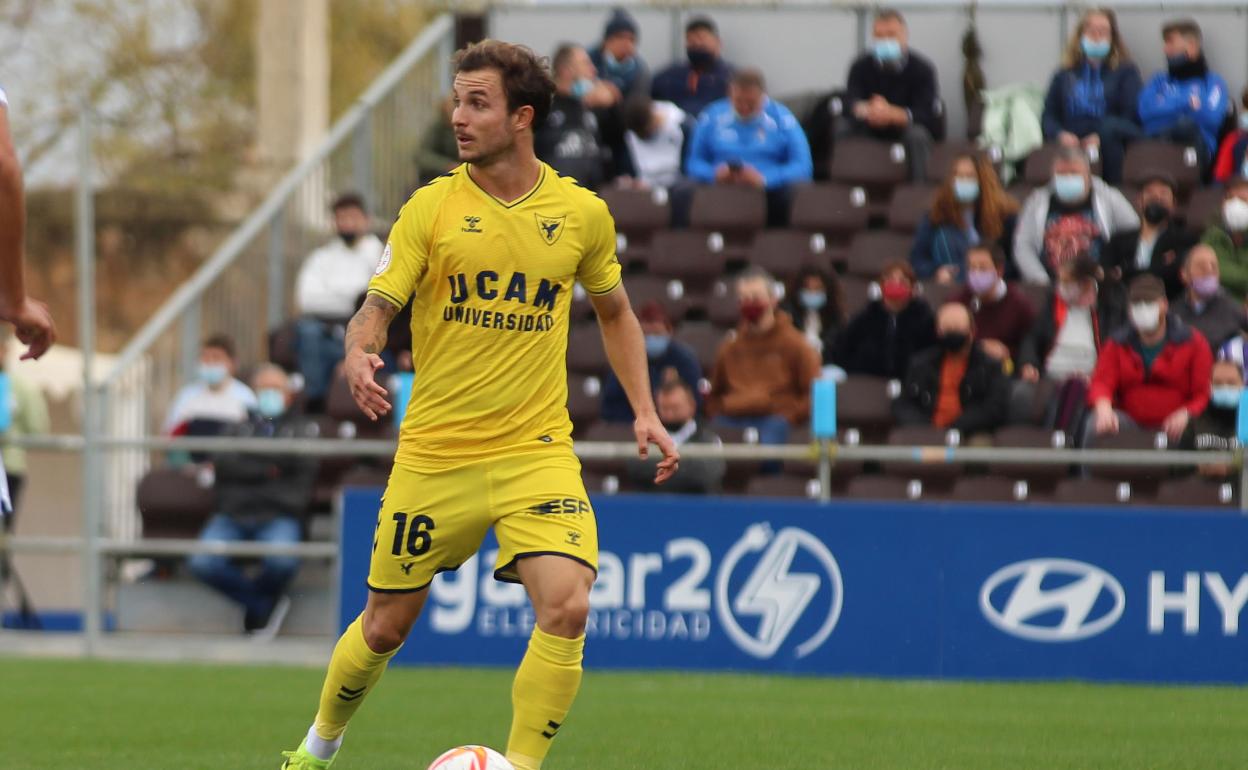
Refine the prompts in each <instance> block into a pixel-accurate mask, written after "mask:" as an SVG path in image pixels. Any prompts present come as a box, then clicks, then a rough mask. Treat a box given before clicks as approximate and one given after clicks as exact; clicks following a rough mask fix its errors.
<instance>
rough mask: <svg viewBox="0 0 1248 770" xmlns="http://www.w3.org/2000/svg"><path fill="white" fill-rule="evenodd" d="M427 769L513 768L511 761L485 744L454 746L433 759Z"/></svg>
mask: <svg viewBox="0 0 1248 770" xmlns="http://www.w3.org/2000/svg"><path fill="white" fill-rule="evenodd" d="M429 770H515V768H513V767H512V766H511V763H510V762H508V761H507V760H506V758H504V757H503V755H502V754H499V753H498V752H497V751H495V750H494V749H491V748H488V747H486V746H456V747H455V748H453V749H451V750H450V751H448V752H446V753H445V754H443V755H442V756H440V757H438V758H437V759H435V760H433V764H432V765H429Z"/></svg>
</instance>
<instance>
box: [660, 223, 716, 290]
mask: <svg viewBox="0 0 1248 770" xmlns="http://www.w3.org/2000/svg"><path fill="white" fill-rule="evenodd" d="M721 240H722V239H721ZM721 240H717V239H715V238H714V237H713V236H710V235H708V234H707V233H704V232H698V231H696V230H664V231H662V232H659V233H656V234H655V236H654V240H653V241H652V242H651V244H650V256H651V259H650V274H651V275H655V276H658V277H660V278H677V279H680V280H681V281H682V282H683V283H684V284H685V285H686V286H693V285H700V286H710V284H711V283H712V282H714V280H715V279H717V278H719V277H721V276H722V275H723V274H724V267H725V255H724V249H723V245H722V242H721ZM716 244H719V246H720V247H719V249H715V248H714V246H715V245H716Z"/></svg>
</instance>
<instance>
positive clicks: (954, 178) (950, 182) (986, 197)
mask: <svg viewBox="0 0 1248 770" xmlns="http://www.w3.org/2000/svg"><path fill="white" fill-rule="evenodd" d="M1017 213H1018V201H1016V200H1014V198H1012V197H1011V196H1010V195H1009V193H1007V192H1006V191H1005V190H1004V189H1002V187H1001V180H1000V179H998V178H997V172H996V170H995V169H993V167H992V164H991V163H990V162H988V159H987V158H985V157H983V156H982V155H972V154H963V155H959V156H957V157H956V158H954V159H953V165H952V166H950V168H949V173H948V175H947V176H946V177H945V181H944V182H943V183H942V184H941V185H940V187H938V188H936V193H935V195H934V196H933V198H932V208H931V209H930V210H929V211H928V212H927V213H926V214H924V215H923V219H922V220H921V221H920V222H919V229H918V232H917V233H916V234H915V236H914V245H913V246H912V247H911V249H910V264H911V265H912V266H913V267H914V271H915V273H917V274H918V276H919V278H922V279H925V280H926V279H928V278H935V279H936V281H937V283H941V284H951V283H958V282H960V281H961V280H962V278H963V277H964V274H965V272H966V270H965V268H966V252H967V251H968V250H969V249H970V248H971V247H972V246H978V245H979V244H980V243H992V242H994V241H995V242H998V243H1002V244H1007V245H1008V244H1010V243H1011V242H1012V241H1013V237H1012V234H1013V230H1014V215H1015V214H1017Z"/></svg>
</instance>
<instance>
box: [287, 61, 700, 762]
mask: <svg viewBox="0 0 1248 770" xmlns="http://www.w3.org/2000/svg"><path fill="white" fill-rule="evenodd" d="M454 66H455V81H454V98H455V110H454V114H453V117H452V122H453V125H454V129H455V137H456V141H457V143H458V145H459V157H460V160H462V161H465V163H464V164H463V165H461V166H459V167H458V168H456V169H455V170H454V171H451V172H450V173H448V174H445V175H443V176H441V177H439V178H437V179H435V180H434V181H432V182H430V183H429V184H427V185H425V186H424V187H422V188H420V189H419V190H417V191H416V193H415V194H414V195H412V197H411V199H410V200H409V201H408V202H407V204H406V205H405V206H404V207H403V210H402V211H401V212H400V214H399V219H398V221H397V222H396V223H395V225H394V228H393V229H392V230H391V233H390V242H389V244H388V245H387V246H386V250H385V252H384V253H383V256H382V259H381V262H380V263H379V264H378V266H377V275H376V276H375V277H374V279H373V281H372V283H371V284H370V285H369V290H368V297H367V300H366V301H365V304H364V306H363V307H362V308H361V309H360V311H359V312H358V313H356V315H355V317H354V318H353V319H352V320H351V323H350V325H349V327H348V329H347V338H346V360H345V363H344V366H345V367H346V376H347V378H348V380H349V382H350V385H351V392H352V395H353V396H354V397H355V400H356V402H357V403H358V404H359V405H360V407H361V408H362V409H363V410H364V412H365V413H366V414H367V415H368V416H369V417H370V418H372V419H377V418H379V417H382V416H384V415H385V414H386V413H387V412H388V411H389V408H390V407H389V404H388V403H387V401H386V392H385V390H384V389H383V388H382V387H381V386H380V385H378V384H377V383H376V381H375V378H374V374H375V372H376V371H377V370H378V369H380V368H381V366H382V362H381V359H380V358H379V357H378V355H377V354H378V353H379V352H380V351H381V349H382V347H383V346H384V344H385V339H386V329H387V327H388V326H389V324H390V321H391V320H392V319H393V318H394V316H395V314H396V313H397V312H398V311H399V309H400V308H401V307H402V306H403V305H404V304H405V303H406V302H407V300H408V298H409V297H412V296H413V295H414V297H415V299H414V300H413V305H412V340H413V344H412V347H413V350H412V359H413V363H414V366H415V370H416V381H415V383H414V385H413V387H412V397H411V401H410V403H409V404H408V406H407V413H406V416H405V418H404V420H403V426H402V429H401V431H400V434H399V449H398V453H397V454H396V456H395V465H394V470H393V472H392V473H391V476H390V481H389V484H388V485H387V487H386V493H385V496H384V497H383V502H382V507H381V511H380V513H379V515H378V520H377V536H376V539H375V541H374V545H373V556H372V563H371V566H370V570H369V576H368V586H369V595H368V604H367V606H366V607H365V609H364V612H363V614H362V615H360V617H359V618H357V619H356V620H355V622H353V623H352V624H351V625H350V626H348V627H347V630H346V632H345V633H344V634H343V635H342V638H341V639H339V641H338V644H337V646H336V647H335V648H334V654H333V658H332V660H331V661H330V664H329V673H328V675H327V677H326V679H325V684H324V687H323V688H322V690H321V699H320V708H319V710H318V711H317V714H316V720H315V722H314V723H313V725H312V727H311V728H310V729H309V730H308V734H307V737H306V738H305V739H304V741H303V742H302V743H301V744H300V745H299V748H298V749H297V750H296V751H293V752H286V753H285V757H286V761H285V763H284V764H283V765H282V767H284V768H289V769H291V770H305V769H312V768H328V767H329V766H330V764H331V763H332V762H333V758H334V756H335V754H336V752H337V751H338V747H339V746H340V745H341V742H342V736H343V731H344V730H345V729H346V727H347V722H348V720H350V718H351V716H352V715H353V714H354V713H355V711H356V709H357V708H359V706H360V704H361V703H362V702H363V701H364V699H365V697H366V696H367V695H368V693H369V691H370V689H371V688H372V687H373V686H374V684H375V683H376V682H377V680H378V679H379V678H380V677H381V673H382V671H383V670H384V669H385V667H386V663H387V662H388V661H389V660H390V658H391V657H392V656H393V655H394V653H395V652H396V651H397V650H398V648H399V646H400V645H401V644H402V643H403V641H404V639H406V637H407V635H408V632H409V631H410V630H411V628H412V624H413V623H415V621H416V618H417V617H418V616H419V615H420V611H421V608H422V607H423V605H424V603H425V598H426V596H427V594H428V586H429V583H430V581H432V580H433V577H434V575H436V574H437V573H438V572H441V571H444V570H452V569H455V568H456V567H458V566H459V565H460V564H462V563H463V562H464V561H466V560H467V559H468V558H470V557H471V556H472V555H473V554H474V553H476V551H477V549H478V548H479V547H480V545H481V541H482V538H483V537H484V536H485V533H486V530H487V529H488V528H489V527H491V526H492V527H493V528H494V532H495V534H496V535H497V536H498V541H499V556H498V562H497V564H496V565H495V571H494V576H495V578H497V579H498V580H505V581H510V582H519V583H523V584H524V587H525V589H526V591H527V592H528V595H529V599H530V600H531V601H532V603H533V608H534V611H535V614H536V617H537V623H536V626H535V628H534V629H533V635H532V637H531V638H530V640H529V646H528V650H527V651H526V653H525V655H524V658H523V660H522V661H521V663H520V668H519V669H518V670H517V672H516V678H515V683H514V685H513V687H512V705H513V709H514V713H513V719H512V726H511V734H510V737H509V739H508V744H507V758H508V760H510V761H511V763H512V764H513V765H514V766H515V767H516V768H517V770H538V768H540V767H541V764H542V760H543V759H544V758H545V756H546V753H547V752H548V751H549V749H550V743H551V740H552V739H553V738H554V736H555V734H556V733H557V732H558V731H559V728H560V726H561V725H562V723H563V721H564V717H565V716H566V715H567V713H568V710H569V708H571V706H572V701H573V699H574V698H575V697H576V692H577V690H578V689H579V687H580V683H581V659H582V654H583V651H584V647H585V621H586V617H587V615H588V612H589V589H590V587H591V585H592V584H593V582H594V577H595V572H596V570H597V559H598V542H597V532H596V527H595V523H594V513H593V510H592V508H591V507H590V504H589V499H588V496H587V495H586V493H585V485H584V483H583V482H582V481H581V476H580V462H579V461H578V460H577V459H576V456H575V455H574V454H573V452H572V440H571V428H572V426H571V423H570V421H569V419H568V413H567V409H566V407H565V404H566V401H567V368H566V363H565V356H566V352H567V339H568V319H569V307H570V303H571V301H572V296H571V295H572V287H573V284H574V283H575V282H577V281H579V282H580V283H581V284H582V285H583V286H584V287H585V289H586V290H587V291H588V292H589V293H590V296H591V298H592V302H593V305H594V309H595V310H596V311H597V314H598V322H599V325H600V326H601V328H602V337H603V342H604V344H605V347H606V351H607V356H608V358H609V360H610V362H611V366H612V367H613V368H614V369H615V371H616V374H617V375H618V376H619V378H620V382H621V383H622V384H623V385H624V389H625V391H626V392H627V393H628V397H629V401H630V403H631V404H632V406H633V410H634V412H635V413H636V415H637V419H636V422H635V423H634V430H635V433H636V436H637V445H638V452H639V454H640V455H641V456H642V457H643V458H644V457H645V456H646V453H647V451H648V449H647V447H648V446H649V445H650V444H651V443H654V444H657V445H658V447H659V449H660V451H661V452H662V453H663V459H662V460H661V462H660V463H659V468H658V471H657V476H656V481H658V482H662V481H665V480H666V479H667V478H669V477H670V476H671V475H672V474H673V473H675V472H676V469H677V465H678V462H679V457H678V455H677V452H676V448H675V445H674V444H673V443H672V440H671V438H670V437H669V436H668V435H667V432H666V431H665V430H664V429H663V426H662V425H661V423H660V422H659V419H658V417H657V416H656V414H655V408H654V401H653V398H652V396H651V391H650V383H649V375H648V371H647V366H646V356H645V346H644V342H643V339H642V335H641V327H640V325H639V324H638V322H637V318H636V316H634V315H633V312H632V309H631V308H630V306H629V303H628V295H627V294H626V293H625V291H624V287H623V285H622V284H621V283H620V265H619V261H618V259H617V258H616V255H615V227H614V224H613V222H612V220H611V215H610V213H609V212H608V211H607V207H606V204H605V203H603V201H602V200H601V199H600V198H598V196H597V195H595V194H594V193H592V192H590V191H588V190H586V189H584V188H582V187H580V186H579V185H578V184H577V183H576V182H575V181H573V180H571V179H568V178H564V177H561V176H559V175H558V174H557V173H556V172H555V171H554V170H553V169H551V168H550V167H549V166H547V165H545V164H544V163H541V162H540V161H538V159H537V157H536V156H535V155H534V153H533V129H534V127H535V126H539V125H541V124H542V122H543V121H545V119H546V115H547V113H548V112H549V110H550V104H551V99H552V97H553V94H554V83H553V82H552V81H551V77H550V74H549V72H548V71H547V68H546V65H545V63H544V61H543V60H541V59H539V58H538V57H537V56H535V55H534V54H533V52H532V51H530V50H529V49H528V48H525V47H523V46H517V45H511V44H508V43H503V42H499V41H493V40H486V41H483V42H481V43H477V44H474V45H471V46H469V47H468V48H466V49H464V50H462V51H460V52H459V53H457V54H456V55H455V60H454Z"/></svg>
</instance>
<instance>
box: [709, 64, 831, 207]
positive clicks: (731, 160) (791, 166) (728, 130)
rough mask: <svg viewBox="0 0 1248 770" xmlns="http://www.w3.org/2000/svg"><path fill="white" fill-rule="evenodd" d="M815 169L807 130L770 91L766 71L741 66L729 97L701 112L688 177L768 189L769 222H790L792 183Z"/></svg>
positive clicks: (807, 177) (803, 178) (733, 80)
mask: <svg viewBox="0 0 1248 770" xmlns="http://www.w3.org/2000/svg"><path fill="white" fill-rule="evenodd" d="M812 174H813V167H812V165H811V160H810V145H808V144H807V143H806V134H805V133H804V132H803V131H802V127H801V125H800V124H799V123H798V122H797V118H795V117H793V113H792V112H789V108H788V107H785V106H784V105H783V104H780V103H779V102H777V101H774V100H772V99H771V98H770V97H768V96H767V87H766V83H765V82H764V80H763V73H761V72H759V71H758V70H755V69H743V70H739V71H738V72H737V73H736V74H735V75H733V76H732V85H731V87H730V88H729V89H728V98H727V99H721V100H720V101H717V102H715V103H714V104H711V105H710V106H708V107H707V108H706V109H705V110H704V111H703V112H702V116H701V117H700V118H698V125H697V127H696V128H694V131H693V140H692V147H691V148H690V150H689V177H690V178H691V179H693V180H694V181H696V182H701V183H702V184H736V185H745V186H747V187H756V188H759V189H765V190H766V191H767V224H768V226H771V227H783V226H784V225H785V224H787V222H788V215H789V196H790V194H791V192H790V191H791V188H792V186H793V185H795V184H798V183H800V182H809V181H810V179H811V175H812Z"/></svg>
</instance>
